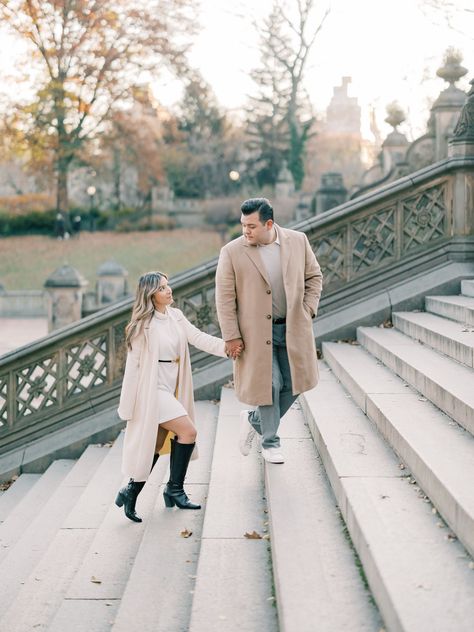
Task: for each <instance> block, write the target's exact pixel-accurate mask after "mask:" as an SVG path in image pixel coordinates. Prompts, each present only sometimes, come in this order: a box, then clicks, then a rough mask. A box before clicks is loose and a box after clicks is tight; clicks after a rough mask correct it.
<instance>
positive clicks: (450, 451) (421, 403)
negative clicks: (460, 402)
mask: <svg viewBox="0 0 474 632" xmlns="http://www.w3.org/2000/svg"><path fill="white" fill-rule="evenodd" d="M323 352H324V357H325V360H326V362H327V363H328V364H329V366H330V367H331V369H332V370H333V372H334V374H335V375H336V377H337V378H338V379H340V380H341V382H342V384H343V385H344V387H345V388H346V389H347V390H348V391H349V393H350V394H351V396H352V397H353V399H354V401H355V402H356V403H357V405H358V406H360V408H361V409H362V410H363V411H364V412H365V413H366V414H367V415H368V417H369V418H370V419H372V421H374V423H375V424H376V425H377V427H378V429H379V430H380V432H381V433H382V434H383V435H384V437H385V438H386V439H387V440H388V441H389V442H390V443H391V445H392V447H393V448H394V450H395V451H396V452H397V454H398V455H399V456H400V458H401V459H402V460H403V461H404V463H406V464H407V465H408V468H409V469H410V471H411V472H412V474H413V476H414V478H415V479H416V481H417V484H418V485H420V487H421V488H422V489H423V490H424V492H425V494H426V495H427V496H428V497H429V498H430V499H431V501H432V502H433V504H434V505H435V506H436V507H437V509H438V510H439V511H440V513H441V514H442V515H443V517H444V519H445V520H446V521H447V522H448V524H449V525H450V527H451V528H452V529H453V530H454V532H455V533H456V534H457V536H458V537H459V538H460V540H461V541H462V542H463V544H464V545H465V546H466V547H467V548H468V550H469V552H470V553H471V554H474V487H473V486H472V485H470V484H468V483H466V481H472V480H474V437H473V436H472V435H471V434H470V433H469V432H467V431H466V430H464V429H463V428H461V427H460V426H458V424H453V422H452V420H451V418H450V417H448V416H447V415H446V414H444V413H443V412H442V411H440V410H439V409H438V408H437V407H436V406H434V405H433V404H432V403H431V402H429V401H427V400H426V398H424V397H421V396H420V394H419V393H418V392H417V391H415V390H414V389H412V388H411V387H408V386H406V385H404V383H403V381H402V380H401V379H400V378H398V377H397V376H396V375H394V373H393V372H392V371H391V370H390V369H388V368H386V367H384V366H381V365H380V363H379V362H378V361H377V360H376V359H375V358H374V357H372V356H370V355H369V354H368V353H367V352H366V351H365V349H362V348H361V347H356V346H353V345H348V344H336V343H323ZM407 411H409V413H407ZM440 446H442V448H440ZM453 456H455V458H453Z"/></svg>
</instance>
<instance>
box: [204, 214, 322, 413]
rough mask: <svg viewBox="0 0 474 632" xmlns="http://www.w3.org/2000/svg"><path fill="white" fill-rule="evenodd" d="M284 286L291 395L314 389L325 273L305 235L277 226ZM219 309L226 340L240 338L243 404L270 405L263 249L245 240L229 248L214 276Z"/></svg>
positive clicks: (238, 375) (237, 372) (237, 373)
mask: <svg viewBox="0 0 474 632" xmlns="http://www.w3.org/2000/svg"><path fill="white" fill-rule="evenodd" d="M275 227H276V229H277V232H278V237H279V241H280V249H281V251H280V254H281V266H282V274H283V283H284V287H285V294H286V302H287V313H286V344H287V350H288V359H289V362H290V369H291V380H292V385H293V394H295V395H296V394H298V393H303V392H304V391H308V390H309V389H311V388H313V387H314V386H316V384H317V382H318V377H319V374H318V365H317V358H316V345H315V340H314V333H313V321H312V318H313V317H314V316H315V315H316V313H317V309H318V303H319V297H320V295H321V289H322V274H321V268H320V267H319V264H318V262H317V260H316V257H315V255H314V253H313V251H312V249H311V246H310V245H309V242H308V239H307V237H306V235H305V234H304V233H301V232H298V231H295V230H290V229H287V228H281V227H280V226H277V225H276V224H275ZM216 306H217V315H218V318H219V324H220V327H221V331H222V337H223V338H224V340H234V339H235V338H242V339H243V341H244V344H245V350H244V351H243V353H242V355H241V356H240V358H237V360H236V361H235V362H234V381H235V390H236V393H237V396H238V398H239V399H240V401H242V402H245V403H247V404H251V405H254V406H264V405H269V404H272V403H273V402H272V296H271V286H270V282H269V280H268V276H267V273H266V270H265V266H264V264H263V261H262V259H261V257H260V254H259V246H251V245H249V244H248V243H247V241H246V239H245V238H244V237H243V236H242V237H239V238H238V239H235V240H234V241H231V242H230V243H228V244H227V245H225V246H224V247H223V248H222V250H221V253H220V256H219V262H218V264H217V272H216Z"/></svg>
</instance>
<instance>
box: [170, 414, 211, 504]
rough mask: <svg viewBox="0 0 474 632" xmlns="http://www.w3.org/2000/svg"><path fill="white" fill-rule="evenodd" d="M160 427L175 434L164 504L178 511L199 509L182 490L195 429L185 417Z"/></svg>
mask: <svg viewBox="0 0 474 632" xmlns="http://www.w3.org/2000/svg"><path fill="white" fill-rule="evenodd" d="M160 425H161V426H163V427H164V428H166V429H167V430H171V431H172V432H174V433H175V434H176V438H175V439H172V440H171V454H170V479H169V481H168V484H167V485H166V488H165V490H164V492H163V498H164V501H165V504H166V506H167V507H174V505H177V506H178V507H179V508H180V509H201V506H200V505H195V504H194V503H192V502H190V500H189V498H188V497H187V495H186V492H185V491H184V488H183V484H184V479H185V477H186V472H187V470H188V464H189V460H190V458H191V454H192V452H193V450H194V446H195V441H196V434H197V432H196V427H195V426H194V424H193V422H192V421H191V419H190V418H189V417H188V416H187V415H186V416H183V417H177V418H176V419H171V420H170V421H167V422H165V423H161V424H160Z"/></svg>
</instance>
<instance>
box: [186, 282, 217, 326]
mask: <svg viewBox="0 0 474 632" xmlns="http://www.w3.org/2000/svg"><path fill="white" fill-rule="evenodd" d="M179 306H180V308H181V309H182V310H183V313H184V315H185V316H186V318H188V319H189V320H190V321H191V322H192V323H193V324H194V325H196V327H198V329H201V330H202V331H205V332H207V333H209V334H212V335H216V334H218V332H219V325H218V322H217V314H216V308H215V287H214V285H207V286H205V287H202V288H199V289H198V290H195V291H194V292H193V293H192V294H189V295H187V296H180V297H179Z"/></svg>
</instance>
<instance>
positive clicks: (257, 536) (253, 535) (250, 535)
mask: <svg viewBox="0 0 474 632" xmlns="http://www.w3.org/2000/svg"><path fill="white" fill-rule="evenodd" d="M244 538H247V540H261V539H262V536H261V535H260V534H259V533H257V532H256V531H252V533H248V531H247V532H246V533H244Z"/></svg>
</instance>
